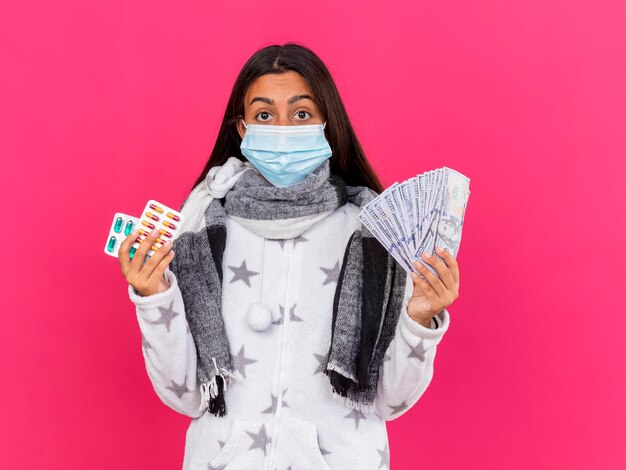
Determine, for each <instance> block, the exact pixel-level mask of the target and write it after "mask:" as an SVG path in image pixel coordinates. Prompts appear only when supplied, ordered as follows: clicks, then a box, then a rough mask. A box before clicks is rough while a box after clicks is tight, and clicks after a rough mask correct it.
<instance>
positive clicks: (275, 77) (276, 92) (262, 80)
mask: <svg viewBox="0 0 626 470" xmlns="http://www.w3.org/2000/svg"><path fill="white" fill-rule="evenodd" d="M298 94H303V95H304V94H308V95H311V96H313V93H311V90H310V88H309V86H308V85H307V83H306V81H305V80H304V78H303V77H302V75H300V74H299V73H298V72H294V71H293V70H289V71H287V72H285V73H281V74H276V73H266V74H265V75H261V76H260V77H258V78H257V79H256V80H255V81H254V82H252V84H251V85H250V88H248V91H247V92H246V96H245V105H246V106H248V104H249V103H250V100H251V99H252V98H254V97H256V96H263V97H265V98H271V99H273V100H274V101H276V103H277V104H278V103H280V102H283V101H284V102H286V101H287V100H288V99H289V98H291V97H292V96H293V95H298ZM254 104H262V103H259V102H256V103H254Z"/></svg>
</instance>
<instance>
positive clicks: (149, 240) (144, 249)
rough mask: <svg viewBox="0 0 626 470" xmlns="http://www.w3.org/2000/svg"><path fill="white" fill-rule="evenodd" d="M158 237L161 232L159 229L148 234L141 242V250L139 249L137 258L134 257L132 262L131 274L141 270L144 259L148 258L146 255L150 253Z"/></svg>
mask: <svg viewBox="0 0 626 470" xmlns="http://www.w3.org/2000/svg"><path fill="white" fill-rule="evenodd" d="M158 235H159V231H158V230H157V229H153V230H152V231H151V232H150V233H149V234H148V236H147V237H145V238H144V239H143V240H141V242H140V243H139V248H137V251H136V252H135V256H133V259H132V261H131V262H130V272H131V273H133V274H136V273H138V272H139V271H140V270H141V267H142V266H143V262H144V259H145V258H146V253H148V251H150V249H151V248H152V245H154V241H155V240H156V239H157V236H158Z"/></svg>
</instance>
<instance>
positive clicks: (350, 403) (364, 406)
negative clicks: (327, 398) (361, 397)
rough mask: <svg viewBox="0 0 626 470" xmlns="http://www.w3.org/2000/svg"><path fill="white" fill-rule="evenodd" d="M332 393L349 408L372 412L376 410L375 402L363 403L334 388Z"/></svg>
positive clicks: (334, 397)
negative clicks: (341, 393)
mask: <svg viewBox="0 0 626 470" xmlns="http://www.w3.org/2000/svg"><path fill="white" fill-rule="evenodd" d="M330 395H331V396H332V397H333V399H335V400H336V401H338V402H339V403H341V404H343V406H345V407H346V408H347V409H349V410H358V411H362V412H365V413H372V412H373V411H374V404H373V403H362V402H359V401H355V400H352V399H351V398H350V397H348V396H343V395H340V394H339V393H338V392H336V391H335V390H333V391H332V393H331V394H330Z"/></svg>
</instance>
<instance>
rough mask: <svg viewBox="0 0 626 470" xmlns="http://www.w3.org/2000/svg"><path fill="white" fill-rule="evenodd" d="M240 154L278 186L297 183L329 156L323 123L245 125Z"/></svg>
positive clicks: (329, 151) (330, 152)
mask: <svg viewBox="0 0 626 470" xmlns="http://www.w3.org/2000/svg"><path fill="white" fill-rule="evenodd" d="M242 122H243V125H244V126H245V128H246V133H245V134H244V136H243V140H242V141H241V146H240V148H241V153H242V154H243V155H244V156H245V157H246V158H247V159H248V160H249V161H250V163H252V164H253V165H254V166H255V167H256V168H257V170H259V173H261V174H262V175H263V176H264V177H265V178H266V179H267V180H268V181H269V182H270V183H272V184H273V185H274V186H278V187H286V186H291V185H294V184H296V183H299V182H300V181H302V180H303V179H304V178H306V177H307V175H309V174H310V173H312V172H313V171H315V169H316V168H317V167H319V166H320V165H321V164H322V163H324V161H325V160H326V159H328V158H330V157H331V155H332V150H331V148H330V145H329V144H328V141H327V140H326V137H325V136H324V128H325V127H326V123H324V124H305V125H301V126H300V125H294V126H274V125H270V124H246V122H245V121H244V120H243V119H242Z"/></svg>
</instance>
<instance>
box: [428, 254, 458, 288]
mask: <svg viewBox="0 0 626 470" xmlns="http://www.w3.org/2000/svg"><path fill="white" fill-rule="evenodd" d="M428 262H429V263H430V265H431V266H432V267H433V268H435V271H437V274H439V279H440V280H441V282H443V284H444V285H445V286H446V289H448V291H450V292H456V281H455V280H454V276H452V271H450V268H448V266H447V265H446V263H445V262H444V261H443V260H442V259H440V258H439V257H437V256H435V255H430V258H428Z"/></svg>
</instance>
